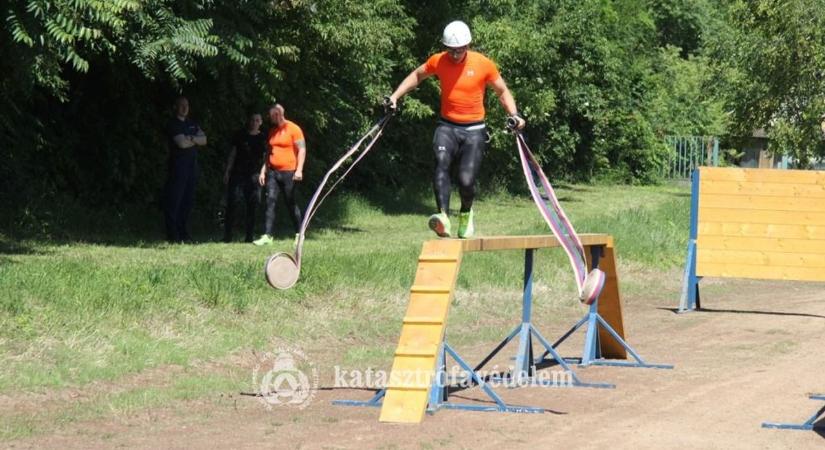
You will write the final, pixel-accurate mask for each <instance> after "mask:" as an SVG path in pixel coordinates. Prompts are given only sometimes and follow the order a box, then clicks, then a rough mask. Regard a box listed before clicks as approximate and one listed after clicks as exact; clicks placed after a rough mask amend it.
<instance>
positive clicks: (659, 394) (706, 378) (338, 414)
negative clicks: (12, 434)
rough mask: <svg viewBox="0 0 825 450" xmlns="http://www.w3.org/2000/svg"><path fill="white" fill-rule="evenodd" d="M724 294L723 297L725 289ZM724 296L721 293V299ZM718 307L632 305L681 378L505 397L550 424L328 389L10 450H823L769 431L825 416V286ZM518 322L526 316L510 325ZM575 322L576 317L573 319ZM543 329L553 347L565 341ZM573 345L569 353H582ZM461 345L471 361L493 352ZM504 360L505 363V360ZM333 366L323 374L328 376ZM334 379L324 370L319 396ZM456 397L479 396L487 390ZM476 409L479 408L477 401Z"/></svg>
mask: <svg viewBox="0 0 825 450" xmlns="http://www.w3.org/2000/svg"><path fill="white" fill-rule="evenodd" d="M715 292H717V293H715ZM718 292H721V293H718ZM703 302H704V305H705V306H706V307H708V308H711V310H709V311H707V312H696V313H690V314H687V315H676V314H673V312H671V311H669V310H668V309H667V308H669V307H672V306H673V305H674V304H675V300H672V299H662V298H638V297H635V298H634V297H632V296H629V298H628V302H627V303H626V306H625V321H626V324H627V325H626V326H627V335H628V337H629V340H630V341H631V344H632V345H634V347H635V348H636V350H638V351H639V352H640V353H641V354H642V356H643V357H644V358H645V359H647V360H648V361H650V362H667V363H672V364H675V365H676V369H675V370H654V369H629V368H617V367H590V368H585V369H578V373H579V375H580V376H581V378H583V379H585V380H588V381H606V382H612V383H615V384H616V385H617V389H613V390H602V389H578V388H577V389H547V388H535V387H529V388H520V389H503V388H502V389H499V392H501V394H502V396H503V397H504V399H505V400H506V401H507V402H509V403H514V404H524V405H534V406H539V407H543V408H546V409H547V410H548V411H547V412H546V413H545V414H499V413H489V412H487V413H485V412H464V411H450V410H444V411H439V412H438V413H436V414H435V415H430V416H427V417H426V418H425V420H424V422H423V423H422V424H421V425H412V426H410V425H393V424H381V423H379V422H378V410H377V409H373V408H350V407H337V406H331V405H330V401H332V400H335V399H368V398H369V397H370V396H371V393H370V392H368V391H363V390H351V389H326V388H323V389H321V390H319V392H318V393H317V396H316V397H315V399H314V400H313V402H312V403H311V404H310V405H309V406H308V407H307V408H306V409H303V410H298V409H295V408H288V407H276V408H274V409H273V410H271V411H269V410H266V409H265V408H264V407H263V405H262V404H261V403H260V402H259V401H258V400H257V399H255V398H251V397H244V396H239V395H237V394H236V393H220V394H216V397H215V398H211V399H207V400H201V401H192V402H184V405H182V406H181V407H179V408H175V409H174V410H171V409H162V410H152V411H146V412H144V413H141V414H140V415H137V416H134V417H125V418H116V419H107V420H105V421H96V422H91V423H79V424H73V425H71V426H68V427H61V428H58V431H55V432H54V433H53V434H47V435H42V436H37V437H34V438H30V439H25V440H22V441H16V442H7V443H5V444H4V445H7V446H9V447H10V448H57V447H60V448H84V449H88V448H121V447H129V448H442V447H451V448H501V447H503V446H510V447H516V448H526V447H531V448H569V447H572V448H597V447H605V446H608V445H609V446H610V447H613V448H633V449H637V448H701V449H708V448H724V449H729V448H748V449H753V448H794V449H804V448H811V449H813V448H825V429H823V430H820V431H819V433H817V432H816V431H814V432H810V431H783V430H769V429H762V428H761V427H760V424H761V423H762V422H763V421H789V422H801V421H803V420H805V419H806V418H807V417H808V416H809V415H810V414H812V413H813V412H814V410H815V409H816V408H818V407H820V406H823V405H822V404H821V402H819V403H817V402H814V401H812V400H808V399H807V394H809V393H816V392H822V393H825V375H823V374H825V357H823V352H822V339H823V332H825V286H823V285H822V284H799V283H773V282H749V281H725V282H724V285H722V284H720V283H717V285H716V286H712V288H711V289H709V290H708V292H707V293H705V294H704V295H703ZM514 319H516V318H514ZM571 319H572V320H575V318H574V317H571ZM550 328H552V329H546V330H545V329H543V330H542V331H543V332H544V333H545V334H546V335H548V338H551V339H552V337H555V336H557V335H559V334H561V332H562V331H563V329H558V327H555V326H553V327H550ZM580 342H581V336H580V335H577V336H576V338H575V340H573V341H572V342H571V344H570V345H566V347H564V351H563V352H562V353H564V354H566V355H570V356H573V355H575V354H576V352H577V351H578V350H579V349H580V347H579V343H580ZM490 344H494V343H488V344H487V345H479V346H477V348H472V349H459V350H460V351H462V352H464V354H465V355H469V356H470V358H468V359H470V360H471V361H475V360H476V358H477V357H479V356H483V354H484V353H485V350H487V349H489V347H490V346H491V345H490ZM501 362H502V363H506V360H504V361H501ZM324 370H326V369H324ZM331 383H332V375H331V374H329V373H323V374H322V376H321V384H322V386H329V385H331ZM458 396H459V397H461V398H459V400H460V401H462V402H469V401H472V399H482V398H483V397H482V396H481V395H480V394H479V392H478V389H474V390H471V391H466V392H462V393H459V394H458ZM468 399H469V400H468Z"/></svg>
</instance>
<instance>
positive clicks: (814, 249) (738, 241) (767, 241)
mask: <svg viewBox="0 0 825 450" xmlns="http://www.w3.org/2000/svg"><path fill="white" fill-rule="evenodd" d="M696 246H697V248H698V251H699V253H698V254H700V255H701V254H702V253H703V252H706V251H709V250H712V249H718V250H741V251H763V252H779V253H814V254H823V253H825V241H823V240H816V241H813V240H809V239H784V238H757V237H734V236H731V237H718V236H699V237H698V239H697V240H696Z"/></svg>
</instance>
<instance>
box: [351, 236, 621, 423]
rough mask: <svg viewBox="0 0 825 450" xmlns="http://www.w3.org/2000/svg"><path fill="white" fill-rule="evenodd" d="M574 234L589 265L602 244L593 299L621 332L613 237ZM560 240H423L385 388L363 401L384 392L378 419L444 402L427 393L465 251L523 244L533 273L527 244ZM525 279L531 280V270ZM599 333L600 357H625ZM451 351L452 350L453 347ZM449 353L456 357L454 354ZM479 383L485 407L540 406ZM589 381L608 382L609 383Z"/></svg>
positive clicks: (419, 412)
mask: <svg viewBox="0 0 825 450" xmlns="http://www.w3.org/2000/svg"><path fill="white" fill-rule="evenodd" d="M579 237H580V239H581V241H582V244H583V246H584V247H585V254H586V255H587V257H588V265H589V266H590V265H591V262H592V254H593V250H594V249H599V250H601V254H600V257H598V267H599V268H600V269H601V270H603V271H604V272H605V274H606V275H607V280H606V282H605V286H604V290H603V291H602V293H601V296H600V297H599V299H598V303H597V307H598V312H599V314H601V316H602V317H603V318H604V319H605V320H606V321H607V323H609V324H610V326H611V327H612V328H613V330H615V332H616V333H617V334H618V335H619V336H621V337H622V338H624V325H623V320H622V308H621V302H620V296H619V283H618V276H617V275H616V260H615V251H614V246H613V238H612V237H611V236H609V235H606V234H581V235H579ZM560 246H561V245H560V243H559V242H558V240H557V239H556V238H555V237H553V236H496V237H482V238H476V239H466V240H459V239H440V240H432V241H427V242H425V243H424V245H423V248H422V250H421V255H420V256H419V258H418V268H417V270H416V274H415V281H414V282H413V286H412V288H411V289H410V303H409V307H408V308H407V312H406V314H405V316H404V320H403V325H402V328H401V336H400V338H399V342H398V347H397V349H396V351H395V359H394V361H393V365H392V372H391V373H390V377H389V381H388V383H387V388H386V390H385V391H383V392H381V393H379V394H378V395H376V398H375V399H374V400H373V401H371V402H363V403H362V404H366V405H368V406H379V404H378V403H377V402H378V401H379V400H380V399H381V397H383V405H382V409H381V416H380V420H381V421H382V422H407V423H418V422H420V421H421V420H422V419H423V417H424V413H425V412H426V411H427V407H428V404H429V405H431V407H432V404H433V403H438V404H439V406H441V407H444V405H443V404H441V403H440V402H439V400H438V399H437V397H438V395H437V394H433V393H432V386H433V384H434V378H435V377H436V375H437V374H436V370H437V365H438V364H439V363H440V364H443V359H444V357H443V356H441V357H439V355H440V353H439V352H443V350H444V346H445V345H446V343H445V342H444V336H445V331H446V323H447V315H448V313H449V308H450V303H451V302H452V299H453V297H454V295H455V284H456V279H457V278H458V271H459V267H460V265H461V258H462V255H463V254H464V253H469V252H481V251H498V250H526V251H527V252H528V254H529V258H530V259H529V261H530V263H529V267H530V271H531V273H532V254H533V253H532V250H535V249H540V248H554V247H560ZM597 254H598V253H597ZM530 280H531V281H530V283H532V275H531V276H530ZM526 285H527V282H526V281H525V286H526ZM525 289H526V287H525ZM526 295H527V294H526ZM528 334H529V333H528ZM599 337H600V339H599V340H598V345H599V347H600V353H601V356H602V357H608V358H614V359H625V358H626V357H627V353H626V351H625V348H624V347H623V346H622V345H619V344H618V343H617V342H616V340H615V338H613V337H612V336H611V335H610V334H608V333H607V331H605V330H604V329H601V328H599ZM450 351H451V352H453V351H452V349H450ZM441 354H442V355H443V353H441ZM451 354H452V356H453V357H457V355H456V354H454V353H451ZM462 362H463V361H462ZM410 374H415V376H410ZM479 384H483V383H479ZM482 387H483V388H485V390H486V392H487V393H488V395H490V396H491V397H493V398H494V399H495V400H496V402H497V403H498V407H488V408H487V409H485V410H498V411H518V412H540V411H526V410H525V409H530V408H526V407H510V406H508V405H505V404H503V402H502V401H501V400H500V399H499V398H498V397H497V396H496V395H495V394H494V393H492V392H490V391H489V388H488V387H486V386H482ZM594 387H612V385H610V386H594ZM350 404H352V403H350ZM464 409H472V408H471V407H467V408H464Z"/></svg>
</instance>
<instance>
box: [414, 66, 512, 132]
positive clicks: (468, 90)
mask: <svg viewBox="0 0 825 450" xmlns="http://www.w3.org/2000/svg"><path fill="white" fill-rule="evenodd" d="M424 70H425V71H426V72H427V73H430V74H434V75H435V76H437V77H438V79H439V81H441V117H443V118H445V119H447V120H449V121H451V122H456V123H473V122H481V121H483V120H484V92H485V90H486V88H487V83H490V82H493V81H495V80H497V79H498V78H499V77H500V76H501V75H499V73H498V69H497V68H496V65H495V63H494V62H493V61H491V60H490V59H489V58H487V57H486V56H484V55H482V54H481V53H478V52H473V51H468V52H467V56H466V57H465V58H464V60H463V61H461V62H460V63H455V62H453V60H452V58H450V55H449V54H447V52H441V53H437V54H435V55H433V56H430V58H429V59H428V60H427V62H426V64H425V65H424Z"/></svg>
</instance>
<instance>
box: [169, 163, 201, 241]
mask: <svg viewBox="0 0 825 450" xmlns="http://www.w3.org/2000/svg"><path fill="white" fill-rule="evenodd" d="M197 181H198V163H197V159H195V158H194V157H193V156H189V155H185V156H171V157H170V158H169V175H168V178H167V179H166V187H165V189H164V205H163V206H164V208H163V209H164V218H165V219H166V239H167V240H168V241H169V242H181V241H188V240H191V239H192V237H191V236H190V234H189V214H190V213H191V212H192V207H193V206H194V204H195V185H196V183H197Z"/></svg>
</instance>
